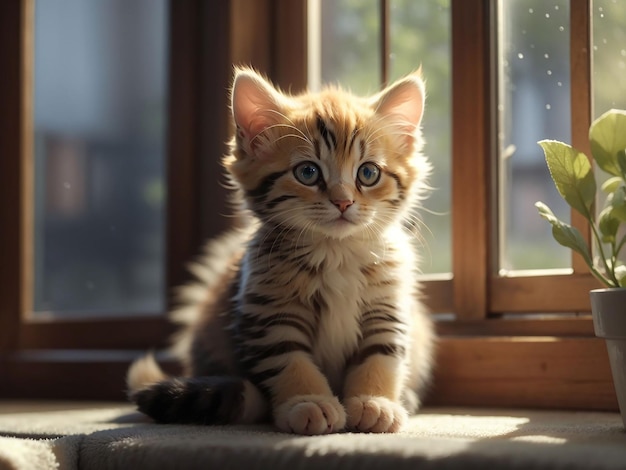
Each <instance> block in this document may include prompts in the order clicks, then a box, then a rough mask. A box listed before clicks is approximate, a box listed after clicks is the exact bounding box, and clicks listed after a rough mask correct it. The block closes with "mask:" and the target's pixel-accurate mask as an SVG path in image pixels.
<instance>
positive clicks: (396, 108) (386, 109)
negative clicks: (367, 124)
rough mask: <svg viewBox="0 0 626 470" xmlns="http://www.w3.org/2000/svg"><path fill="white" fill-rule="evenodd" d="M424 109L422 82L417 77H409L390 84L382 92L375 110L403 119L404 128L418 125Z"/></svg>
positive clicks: (413, 127)
mask: <svg viewBox="0 0 626 470" xmlns="http://www.w3.org/2000/svg"><path fill="white" fill-rule="evenodd" d="M423 111H424V91H423V84H422V82H421V80H419V79H418V78H413V77H412V78H409V79H405V80H404V81H402V82H400V83H398V84H395V85H392V86H391V87H390V88H389V89H387V90H386V91H384V92H383V95H382V96H381V97H380V99H379V102H378V108H377V110H376V112H377V113H378V114H382V115H384V116H390V117H392V116H393V117H395V118H397V119H399V120H401V121H405V126H403V127H406V128H412V129H413V130H414V129H415V128H416V127H417V126H419V123H420V121H421V120H422V113H423Z"/></svg>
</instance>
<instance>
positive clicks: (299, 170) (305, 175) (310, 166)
mask: <svg viewBox="0 0 626 470" xmlns="http://www.w3.org/2000/svg"><path fill="white" fill-rule="evenodd" d="M293 175H294V176H295V177H296V179H297V180H298V181H300V183H302V184H303V185H305V186H313V185H314V184H315V183H317V182H318V181H319V179H320V178H321V176H322V171H321V170H320V167H319V166H317V165H316V164H315V163H313V162H303V163H300V164H299V165H297V166H296V167H295V168H294V169H293Z"/></svg>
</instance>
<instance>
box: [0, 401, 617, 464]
mask: <svg viewBox="0 0 626 470" xmlns="http://www.w3.org/2000/svg"><path fill="white" fill-rule="evenodd" d="M82 406H85V405H82ZM53 408H56V409H54V410H52V411H40V410H37V409H33V407H32V406H27V405H26V406H25V405H24V404H20V403H6V402H5V403H2V402H0V469H5V468H6V469H37V470H39V469H42V470H47V469H75V468H84V469H94V470H98V469H141V468H146V469H148V468H149V469H169V468H171V469H174V468H176V469H181V468H185V469H195V468H203V469H206V468H216V469H220V470H222V469H245V470H256V469H259V470H261V469H271V470H282V469H285V470H299V469H321V470H335V469H336V470H351V469H359V470H369V469H385V470H402V469H411V470H414V469H417V468H420V469H422V468H424V469H431V468H433V469H434V468H446V469H457V468H458V469H481V470H482V469H494V468H512V469H518V468H519V469H524V470H527V469H585V470H587V469H591V468H593V469H626V432H624V428H623V425H622V422H621V418H620V416H619V414H617V413H591V412H578V413H575V412H547V411H524V410H506V411H503V410H482V409H452V408H445V409H443V408H431V409H426V410H424V411H422V413H421V414H420V415H418V416H416V417H414V418H412V419H411V420H410V422H409V424H408V426H407V427H406V428H405V430H404V431H403V432H401V433H399V434H393V435H390V434H388V435H380V434H378V435H376V434H350V433H343V434H333V435H328V436H318V437H302V436H293V435H288V434H281V433H278V432H276V431H275V430H274V429H273V428H272V427H270V426H213V427H208V426H182V425H157V424H153V423H151V422H149V421H147V420H146V419H144V418H143V416H141V415H139V414H138V413H135V412H134V411H133V408H132V407H130V406H125V405H120V404H108V405H107V404H93V405H92V406H91V407H89V408H84V409H71V408H72V406H67V407H64V406H63V405H56V406H54V407H53ZM63 408H67V409H63ZM46 409H50V406H48V407H47V408H46Z"/></svg>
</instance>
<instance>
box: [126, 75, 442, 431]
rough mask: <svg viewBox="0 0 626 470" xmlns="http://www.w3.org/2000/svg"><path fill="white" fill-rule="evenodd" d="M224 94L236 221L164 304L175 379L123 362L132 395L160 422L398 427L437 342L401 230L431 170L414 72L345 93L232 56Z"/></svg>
mask: <svg viewBox="0 0 626 470" xmlns="http://www.w3.org/2000/svg"><path fill="white" fill-rule="evenodd" d="M232 99H233V102H232V103H233V116H234V120H235V124H236V125H237V133H236V136H235V137H234V139H233V141H232V144H231V154H230V155H228V156H227V157H226V158H225V160H224V166H225V168H226V169H227V171H228V174H229V175H230V178H231V181H232V185H233V187H234V189H235V193H236V194H238V197H239V198H240V199H241V201H242V206H241V209H240V214H241V215H243V216H245V217H247V220H249V223H248V225H247V226H245V227H242V228H238V229H236V230H233V231H232V232H231V233H229V234H226V235H225V236H224V237H222V238H221V239H219V240H216V241H214V242H212V243H211V244H210V245H209V248H208V249H207V255H206V257H205V259H204V260H202V261H201V262H200V263H198V264H196V265H195V271H196V272H197V273H198V274H199V276H200V277H201V278H202V283H200V284H199V285H198V286H195V287H194V288H189V289H188V290H187V291H185V292H186V293H187V295H188V298H187V300H186V307H185V308H184V309H183V310H182V311H181V312H178V313H177V314H176V318H177V320H178V321H179V322H180V323H182V329H181V333H180V334H179V335H178V336H177V338H176V340H175V352H176V354H177V355H178V356H179V357H180V358H181V360H182V361H183V363H184V364H185V368H186V371H185V377H180V378H166V377H164V376H160V375H159V373H158V372H155V370H154V364H153V363H150V361H149V360H143V361H142V362H139V363H137V364H136V365H135V366H133V368H132V369H131V373H129V380H128V382H129V388H130V395H131V398H132V399H133V400H134V401H136V402H137V403H138V406H139V409H140V410H141V411H143V412H145V413H147V414H148V415H150V416H152V417H153V418H155V419H156V420H158V421H164V422H198V423H224V422H233V423H241V422H256V421H259V420H263V419H266V418H267V417H271V419H272V420H273V421H274V423H275V424H276V425H277V427H278V428H280V429H282V430H284V431H288V432H296V433H300V434H323V433H328V432H334V431H340V430H342V429H344V428H347V429H350V430H356V431H372V432H393V431H396V430H398V429H400V427H401V426H402V423H403V422H404V420H405V418H406V416H407V413H409V412H414V411H416V409H417V407H418V405H419V393H420V392H421V391H422V390H423V388H424V385H425V384H426V383H427V381H428V378H429V376H430V371H431V364H432V349H433V344H434V334H433V329H432V325H431V322H430V320H429V317H428V315H427V314H426V312H425V310H424V308H423V306H422V304H421V303H420V301H419V293H418V282H417V279H416V272H417V271H416V269H417V268H416V266H417V264H418V257H417V255H416V252H415V249H414V243H413V242H414V235H415V234H413V233H411V232H410V231H409V230H408V229H407V228H406V227H407V226H410V225H414V224H413V222H414V220H413V218H414V217H415V216H414V215H413V214H414V212H413V210H414V209H415V207H416V206H417V205H418V204H419V201H420V199H421V198H422V195H423V192H424V190H425V189H426V184H425V178H426V177H427V175H428V173H429V171H430V167H429V165H428V163H427V162H426V159H425V158H424V157H423V156H422V154H421V153H420V152H421V147H422V137H421V134H420V130H419V124H420V121H421V116H422V110H423V104H424V85H423V82H422V80H421V78H420V76H419V73H416V74H413V75H411V76H408V77H406V78H404V79H402V80H400V81H398V82H396V83H395V84H393V85H391V86H390V87H389V88H387V89H386V90H383V91H382V92H381V93H379V94H378V95H376V96H374V97H371V98H357V97H354V96H352V95H351V94H349V93H347V92H345V91H342V90H341V89H338V88H327V89H325V90H323V91H322V92H320V93H318V94H303V95H300V96H291V95H287V94H285V93H282V92H280V91H278V90H276V89H275V88H274V87H273V86H272V85H270V84H269V83H268V82H267V81H266V80H264V79H263V78H262V77H260V76H259V75H258V74H256V73H255V72H254V71H252V70H249V69H241V70H237V72H236V75H235V81H234V85H233V95H232ZM245 217H244V218H245Z"/></svg>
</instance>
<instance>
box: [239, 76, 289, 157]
mask: <svg viewBox="0 0 626 470" xmlns="http://www.w3.org/2000/svg"><path fill="white" fill-rule="evenodd" d="M282 109H283V105H282V104H281V95H280V94H279V92H278V91H276V89H275V88H274V87H273V86H272V85H270V84H269V83H268V82H267V81H266V80H265V79H264V78H263V77H261V76H260V75H259V74H258V73H256V72H254V71H253V70H251V69H238V70H236V72H235V80H234V82H233V89H232V112H233V118H234V119H235V124H236V125H237V141H238V143H239V145H240V146H241V147H242V148H243V150H244V151H245V152H246V154H248V155H249V156H251V157H259V158H263V157H266V156H267V155H268V153H269V151H270V149H269V144H270V142H269V140H268V139H267V138H265V137H264V136H263V132H264V131H265V130H267V129H268V128H269V127H270V126H273V125H274V124H277V123H278V122H280V116H282V115H283V111H282Z"/></svg>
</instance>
